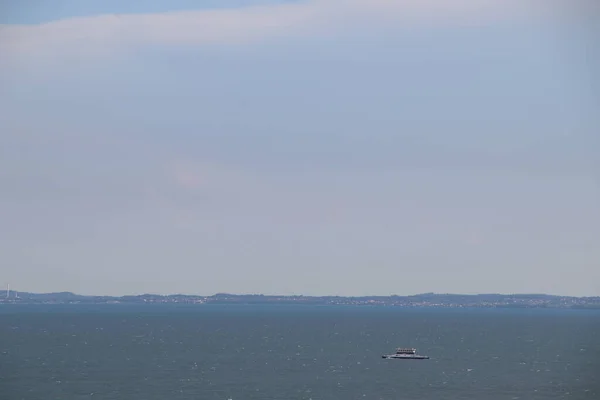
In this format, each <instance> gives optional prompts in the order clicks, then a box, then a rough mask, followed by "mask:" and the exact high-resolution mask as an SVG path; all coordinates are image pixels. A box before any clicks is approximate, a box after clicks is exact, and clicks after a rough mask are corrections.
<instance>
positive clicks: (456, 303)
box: [0, 292, 600, 309]
mask: <svg viewBox="0 0 600 400" xmlns="http://www.w3.org/2000/svg"><path fill="white" fill-rule="evenodd" d="M2 303H5V304H7V303H8V304H121V303H129V304H132V303H133V304H135V303H139V304H153V303H187V304H308V305H354V306H359V305H363V306H388V307H444V308H466V307H478V308H572V309H600V296H596V297H573V296H555V295H548V294H475V295H468V294H436V293H423V294H417V295H411V296H398V295H391V296H361V297H352V296H302V295H295V296H283V295H282V296H278V295H262V294H228V293H217V294H214V295H212V296H198V295H185V294H173V295H157V294H142V295H127V296H85V295H79V294H75V293H71V292H58V293H28V292H9V293H8V297H5V296H1V297H0V304H2Z"/></svg>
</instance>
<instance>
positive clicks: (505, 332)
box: [0, 305, 600, 400]
mask: <svg viewBox="0 0 600 400" xmlns="http://www.w3.org/2000/svg"><path fill="white" fill-rule="evenodd" d="M398 346H403V347H404V346H407V347H408V346H410V347H416V348H417V349H418V351H419V353H422V354H426V355H429V356H430V357H431V359H430V360H383V359H381V355H382V354H385V353H389V352H391V351H393V350H394V349H395V348H396V347H398ZM598 376H600V313H598V312H594V311H571V310H565V311H557V310H439V309H389V308H367V307H363V308H361V307H311V306H296V307H294V306H205V305H203V306H172V305H171V306H159V305H156V306H154V305H144V306H126V305H101V306H43V305H37V306H16V305H9V306H3V307H0V399H2V400H5V399H6V400H20V399H25V400H33V399H36V400H37V399H43V400H50V399H56V400H59V399H60V400H71V399H127V400H138V399H139V400H153V399H216V400H217V399H218V400H227V399H233V400H246V399H247V400H251V399H313V400H318V399H323V400H325V399H328V400H342V399H343V400H349V399H426V400H428V399H478V400H479V399H490V400H494V399H509V400H516V399H523V400H529V399H598V398H600V387H599V383H598Z"/></svg>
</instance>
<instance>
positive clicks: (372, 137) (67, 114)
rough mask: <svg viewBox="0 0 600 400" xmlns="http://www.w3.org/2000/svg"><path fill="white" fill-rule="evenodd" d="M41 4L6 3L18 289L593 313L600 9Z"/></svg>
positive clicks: (2, 172) (598, 289)
mask: <svg viewBox="0 0 600 400" xmlns="http://www.w3.org/2000/svg"><path fill="white" fill-rule="evenodd" d="M32 3H33V4H36V3H37V5H31V6H29V7H24V6H19V5H17V3H16V2H8V1H4V2H0V10H1V11H2V12H0V15H2V17H1V19H0V22H1V23H2V24H4V25H3V26H1V27H0V52H2V54H4V56H3V57H2V59H0V87H1V88H2V90H0V109H1V110H2V113H1V114H0V188H2V201H1V203H0V204H2V207H1V208H0V219H2V220H3V221H4V222H3V223H2V224H0V254H1V256H0V257H1V259H0V264H1V265H2V267H1V269H0V270H1V271H2V273H1V275H2V276H1V277H0V280H4V281H6V282H10V283H11V285H12V286H13V287H15V288H17V289H18V288H22V289H21V290H31V291H54V290H70V291H75V292H80V293H90V294H122V293H143V292H155V293H173V292H184V293H200V294H212V293H215V292H223V291H226V292H237V293H248V292H254V293H256V292H261V293H284V294H290V293H297V294H345V295H363V294H393V293H396V294H412V293H418V292H430V291H434V292H463V293H478V292H504V293H506V292H509V293H514V292H546V293H557V294H574V295H594V294H595V295H599V294H600V284H598V282H600V268H598V260H600V186H599V182H600V157H599V156H598V154H600V153H599V151H600V140H599V138H598V127H599V123H600V120H599V118H598V116H597V112H596V110H597V107H598V101H599V100H600V99H599V97H598V91H597V88H598V87H599V86H598V81H597V76H596V75H595V74H594V73H593V71H594V70H595V69H594V68H595V66H597V65H600V64H599V63H598V59H599V58H598V51H597V48H595V47H594V43H595V42H594V37H597V34H598V31H597V28H595V26H596V25H595V24H594V21H596V20H595V19H594V18H595V17H596V16H597V14H593V13H592V11H593V10H592V11H589V12H587V13H584V12H583V11H584V9H583V6H582V7H581V8H575V7H572V6H567V5H566V3H564V2H560V1H557V2H555V3H553V4H552V5H546V6H544V7H542V6H540V4H539V3H534V2H516V1H504V2H500V1H495V0H490V1H488V2H486V3H485V4H484V5H485V7H483V6H482V4H483V3H482V2H475V1H469V0H453V1H450V2H447V6H444V7H440V6H439V4H438V3H436V2H417V1H406V2H390V1H385V0H376V1H375V0H372V1H362V0H357V1H350V0H329V1H326V0H315V1H311V2H300V1H297V2H279V3H274V2H252V1H236V2H228V3H227V4H228V6H227V7H220V8H219V5H220V4H222V2H191V1H183V0H180V1H169V2H167V1H159V0H155V1H149V2H141V1H137V2H134V1H132V2H116V1H107V2H102V3H101V4H100V2H86V1H77V2H76V1H59V2H54V3H53V6H52V7H50V6H49V5H48V4H46V2H41V1H40V2H32ZM198 4H201V7H199V5H198ZM583 16H587V17H588V18H587V19H584V18H581V17H583ZM588 22H591V23H588Z"/></svg>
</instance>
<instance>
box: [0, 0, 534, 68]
mask: <svg viewBox="0 0 600 400" xmlns="http://www.w3.org/2000/svg"><path fill="white" fill-rule="evenodd" d="M533 4H535V2H534V1H531V0H528V1H516V0H503V1H500V0H450V1H444V2H440V1H434V0H425V1H422V0H421V1H418V0H312V1H307V2H300V3H286V4H277V5H268V6H255V7H247V8H239V9H220V10H202V11H178V12H168V13H160V14H126V15H100V16H93V17H79V18H69V19H64V20H59V21H53V22H49V23H44V24H39V25H4V26H1V27H0V28H1V30H0V53H2V54H3V57H2V58H3V61H2V63H4V64H7V63H19V62H23V61H26V62H60V61H61V60H62V61H63V62H64V61H65V60H71V61H72V60H73V59H81V58H85V57H105V56H108V55H111V54H114V53H115V52H118V51H127V50H130V49H132V48H135V47H137V46H146V45H208V44H239V43H248V42H255V41H262V40H267V39H272V40H273V39H277V38H281V37H290V36H298V35H300V36H314V35H324V34H333V33H335V32H340V31H344V30H349V29H352V30H357V29H358V30H359V29H385V27H387V28H393V27H396V26H397V24H398V23H400V22H401V23H403V24H409V25H413V24H416V25H424V26H428V25H430V24H436V25H439V24H450V25H460V24H473V23H475V24H485V23H486V21H488V20H489V19H497V18H503V17H505V16H507V15H510V16H512V17H515V16H516V17H518V16H522V15H525V14H528V13H529V12H530V11H532V10H535V11H536V12H537V11H540V10H541V9H540V7H532V5H533ZM0 65H1V64H0Z"/></svg>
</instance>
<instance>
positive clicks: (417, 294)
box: [10, 289, 600, 298]
mask: <svg viewBox="0 0 600 400" xmlns="http://www.w3.org/2000/svg"><path fill="white" fill-rule="evenodd" d="M10 292H15V293H19V294H24V295H27V294H34V295H51V294H72V295H75V296H82V297H127V296H161V297H169V296H190V297H192V296H193V297H214V296H223V295H226V296H264V297H345V298H365V297H415V296H423V295H436V296H489V295H493V296H552V297H570V298H590V297H600V295H585V296H574V295H561V294H550V293H534V292H530V293H527V292H520V293H500V292H496V293H494V292H480V293H451V292H445V293H441V292H422V293H415V294H368V295H340V294H320V295H315V294H312V295H307V294H267V293H229V292H215V293H213V294H210V295H205V294H187V293H170V294H158V293H138V294H133V293H131V294H121V295H107V294H81V293H76V292H71V291H52V292H28V291H19V290H14V289H11V290H10Z"/></svg>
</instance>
